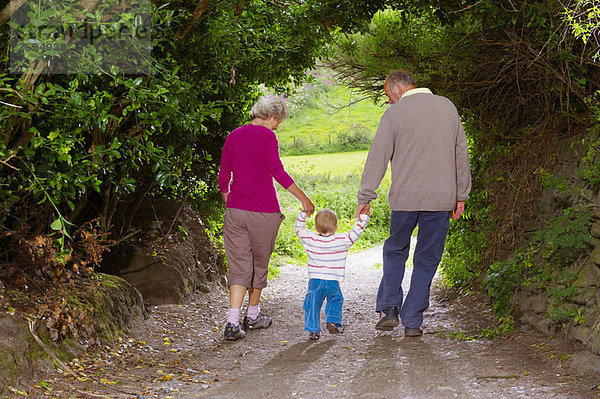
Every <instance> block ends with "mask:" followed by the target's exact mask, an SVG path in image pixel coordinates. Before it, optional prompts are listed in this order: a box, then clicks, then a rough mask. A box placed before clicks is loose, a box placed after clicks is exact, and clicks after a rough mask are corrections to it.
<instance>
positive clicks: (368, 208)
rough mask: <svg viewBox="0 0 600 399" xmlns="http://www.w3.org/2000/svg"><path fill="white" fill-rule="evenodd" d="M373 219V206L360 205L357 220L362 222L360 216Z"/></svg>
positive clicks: (357, 210) (357, 209)
mask: <svg viewBox="0 0 600 399" xmlns="http://www.w3.org/2000/svg"><path fill="white" fill-rule="evenodd" d="M363 214H364V215H367V216H368V217H371V204H358V207H357V208H356V218H357V219H358V220H360V215H363Z"/></svg>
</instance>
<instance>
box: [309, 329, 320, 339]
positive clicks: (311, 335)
mask: <svg viewBox="0 0 600 399" xmlns="http://www.w3.org/2000/svg"><path fill="white" fill-rule="evenodd" d="M319 338H321V331H317V332H309V333H308V339H310V340H311V341H318V340H319Z"/></svg>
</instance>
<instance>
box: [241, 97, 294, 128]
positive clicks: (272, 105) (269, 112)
mask: <svg viewBox="0 0 600 399" xmlns="http://www.w3.org/2000/svg"><path fill="white" fill-rule="evenodd" d="M287 116H288V109H287V105H286V104H285V100H284V99H283V98H281V97H277V96H275V95H273V94H269V95H267V96H264V97H261V98H259V99H258V101H257V102H256V104H254V106H253V107H252V109H251V110H250V119H255V118H260V119H269V118H270V117H273V118H275V119H276V120H277V121H279V122H281V121H282V120H284V119H285V118H287Z"/></svg>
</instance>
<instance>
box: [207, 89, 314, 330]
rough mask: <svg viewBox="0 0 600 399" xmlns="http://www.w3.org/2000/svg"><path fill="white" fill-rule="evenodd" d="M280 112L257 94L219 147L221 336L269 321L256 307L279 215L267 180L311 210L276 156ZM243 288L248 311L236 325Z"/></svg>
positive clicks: (276, 103) (279, 103) (272, 100)
mask: <svg viewBox="0 0 600 399" xmlns="http://www.w3.org/2000/svg"><path fill="white" fill-rule="evenodd" d="M286 116H287V107H286V105H285V103H284V102H283V100H282V99H280V98H278V97H276V96H272V95H271V96H266V97H262V98H260V99H259V100H258V102H257V103H256V104H255V105H254V107H252V109H251V110H250V119H251V122H250V123H249V124H247V125H244V126H241V127H239V128H237V129H235V130H234V131H232V132H231V133H230V134H229V135H228V136H227V139H226V140H225V146H224V147H223V154H222V157H221V168H220V170H219V189H220V191H221V194H222V195H223V200H224V201H225V203H226V204H227V210H226V212H225V221H224V226H223V238H224V241H225V254H226V255H227V261H228V264H229V273H228V276H227V278H228V285H229V311H228V313H227V324H226V325H225V332H224V336H225V339H226V340H230V341H235V340H238V339H240V338H244V336H245V335H246V333H245V331H244V330H246V331H247V330H255V329H259V328H267V327H269V326H270V325H271V323H272V320H271V318H270V317H269V316H266V315H264V314H262V313H261V312H260V307H259V300H260V294H261V292H262V289H263V288H265V287H266V286H267V273H268V271H267V267H268V264H269V259H270V258H271V253H272V252H273V249H274V247H275V239H276V238H277V232H278V230H279V226H280V225H281V222H282V221H283V219H284V216H283V215H282V214H281V209H280V207H279V199H278V198H277V192H276V191H275V185H274V182H273V179H275V180H276V181H277V182H278V183H279V184H281V185H282V186H283V187H284V188H285V189H287V190H288V191H289V192H290V193H292V194H293V195H294V196H295V197H296V198H298V200H299V201H300V202H301V204H302V209H303V210H304V211H305V212H306V213H307V214H309V215H310V214H311V213H312V212H314V209H315V206H314V205H313V203H312V202H311V200H310V199H309V198H308V197H307V196H306V194H304V192H303V191H302V190H301V189H300V188H299V187H298V186H297V185H296V183H294V180H293V179H292V178H291V177H290V175H288V174H287V172H286V171H285V169H284V168H283V164H282V163H281V159H280V158H279V145H278V142H277V138H276V137H275V133H274V130H275V129H277V126H278V125H279V123H281V121H282V120H283V119H284V118H285V117H286ZM232 176H233V182H232ZM230 183H231V185H230ZM246 291H248V310H247V314H246V317H244V321H243V326H240V310H241V307H242V302H243V300H244V296H245V295H246Z"/></svg>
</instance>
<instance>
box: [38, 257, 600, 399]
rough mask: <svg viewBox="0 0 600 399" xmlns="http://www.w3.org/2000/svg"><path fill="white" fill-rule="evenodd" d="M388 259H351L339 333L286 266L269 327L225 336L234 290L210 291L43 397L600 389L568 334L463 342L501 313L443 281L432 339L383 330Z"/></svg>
mask: <svg viewBox="0 0 600 399" xmlns="http://www.w3.org/2000/svg"><path fill="white" fill-rule="evenodd" d="M380 265H381V247H376V248H373V249H371V250H369V251H366V252H363V253H360V254H354V255H351V256H350V258H349V263H348V268H347V277H346V281H345V282H344V283H343V285H342V291H343V292H344V296H345V303H344V318H345V319H344V322H345V325H346V328H345V331H344V333H343V334H341V335H339V336H332V335H330V334H328V333H324V334H323V335H322V337H321V339H320V340H319V341H316V342H312V341H309V340H308V339H307V338H308V333H306V332H305V331H304V330H303V311H302V301H303V297H304V292H305V287H306V283H307V276H306V268H305V267H303V266H296V265H286V266H284V267H282V268H281V275H280V277H279V278H277V279H275V280H274V281H272V282H271V283H270V284H271V285H270V287H269V288H267V289H266V290H265V296H264V302H263V305H262V310H263V312H264V313H266V314H270V315H272V316H273V319H274V324H273V326H272V327H271V328H269V329H267V330H260V331H252V332H250V333H249V334H248V335H247V337H246V338H245V339H244V340H241V341H237V342H233V343H227V342H224V341H223V340H222V338H221V334H222V325H223V320H222V319H223V317H224V316H223V315H224V314H225V311H226V307H227V301H226V296H225V295H224V293H212V294H208V295H201V296H199V297H198V298H197V300H196V301H195V303H192V304H188V305H182V306H174V305H170V306H161V307H156V308H154V309H153V311H152V314H151V318H150V320H149V321H148V323H147V327H146V328H145V329H141V330H140V331H139V334H138V336H137V337H136V338H135V339H130V340H124V341H123V342H121V343H118V344H116V345H115V346H114V347H111V348H104V349H103V350H102V351H100V352H98V353H97V355H96V356H95V357H92V358H90V359H87V360H86V359H78V360H77V361H75V362H72V364H71V366H72V367H73V369H75V370H80V371H81V372H82V373H84V374H85V375H87V376H90V378H89V379H87V380H86V379H85V378H79V379H75V378H72V377H67V376H63V377H61V376H58V377H57V379H56V380H54V381H53V384H54V391H53V392H46V395H45V396H46V397H51V396H53V395H58V396H57V397H82V398H85V397H110V398H134V397H137V398H181V399H183V398H186V399H188V398H190V399H191V398H288V397H297V398H346V397H359V398H416V399H421V398H423V399H424V398H490V399H491V398H494V399H497V398H515V399H516V398H593V397H599V396H598V393H600V391H598V390H597V389H596V388H594V386H595V384H597V382H596V383H594V380H593V378H592V377H593V376H590V375H588V376H585V375H578V374H577V373H576V372H575V371H574V370H573V369H571V368H569V367H566V363H567V360H566V359H567V358H568V354H569V353H570V352H569V351H570V350H572V348H571V347H570V346H569V344H567V343H564V342H562V341H561V340H560V339H551V338H548V337H540V336H539V335H538V334H536V333H535V332H519V333H515V334H513V335H511V336H510V337H508V338H506V337H503V338H498V339H492V340H480V339H477V340H475V339H465V338H469V337H470V336H476V335H477V334H478V333H479V332H480V331H481V329H482V328H484V327H487V326H489V325H490V324H491V323H493V322H494V321H493V317H492V315H491V314H490V311H489V310H488V309H487V307H486V306H485V305H483V304H481V303H478V302H477V301H475V300H473V298H469V297H457V298H451V295H450V294H449V293H446V294H443V292H444V290H443V289H440V288H435V289H434V296H433V298H432V306H431V307H430V309H429V310H428V311H427V312H426V316H425V324H424V331H425V334H424V335H423V337H421V338H405V337H404V334H403V329H401V328H397V329H396V331H392V332H385V333H382V332H377V331H376V330H375V329H374V324H375V322H376V314H375V313H374V309H373V307H374V301H375V294H376V291H377V287H378V284H379V279H380V277H381V267H380ZM408 272H410V269H408ZM408 277H409V276H407V278H405V281H406V282H407V283H408V281H409V279H408ZM436 284H439V281H437V280H436ZM459 338H462V339H459ZM93 376H96V377H93ZM82 380H84V381H82ZM69 395H70V396H69Z"/></svg>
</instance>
